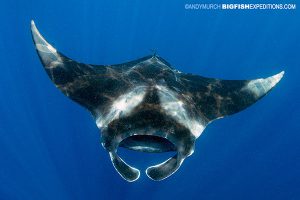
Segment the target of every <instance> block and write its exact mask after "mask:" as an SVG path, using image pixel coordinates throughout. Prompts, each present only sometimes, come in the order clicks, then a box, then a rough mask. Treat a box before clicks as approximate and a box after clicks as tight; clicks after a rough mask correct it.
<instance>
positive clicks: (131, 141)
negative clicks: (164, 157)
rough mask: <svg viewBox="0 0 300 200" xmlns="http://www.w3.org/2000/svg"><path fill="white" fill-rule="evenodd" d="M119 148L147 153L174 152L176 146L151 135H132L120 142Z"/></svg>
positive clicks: (164, 139)
mask: <svg viewBox="0 0 300 200" xmlns="http://www.w3.org/2000/svg"><path fill="white" fill-rule="evenodd" d="M119 147H123V148H127V149H130V150H134V151H142V152H147V153H162V152H169V151H176V146H175V145H174V144H173V143H172V142H170V141H169V140H168V139H166V138H163V137H159V136H153V135H133V136H130V137H127V138H126V139H124V140H123V141H122V142H120V144H119Z"/></svg>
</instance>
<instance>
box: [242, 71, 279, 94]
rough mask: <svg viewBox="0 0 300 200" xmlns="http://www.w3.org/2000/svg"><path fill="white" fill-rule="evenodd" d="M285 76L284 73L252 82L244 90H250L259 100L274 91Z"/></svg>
mask: <svg viewBox="0 0 300 200" xmlns="http://www.w3.org/2000/svg"><path fill="white" fill-rule="evenodd" d="M283 74H284V71H282V72H280V73H279V74H276V75H274V76H271V77H269V78H265V79H262V78H260V79H256V80H252V81H250V82H249V83H248V84H247V85H246V86H245V87H244V88H243V89H242V90H250V91H251V92H253V93H254V94H255V96H256V97H257V98H259V97H261V96H263V95H264V94H266V93H267V92H268V91H269V90H270V89H272V88H273V87H274V86H275V85H276V84H277V83H278V82H279V81H280V80H281V78H282V76H283Z"/></svg>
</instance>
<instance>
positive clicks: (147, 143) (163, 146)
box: [109, 135, 185, 182]
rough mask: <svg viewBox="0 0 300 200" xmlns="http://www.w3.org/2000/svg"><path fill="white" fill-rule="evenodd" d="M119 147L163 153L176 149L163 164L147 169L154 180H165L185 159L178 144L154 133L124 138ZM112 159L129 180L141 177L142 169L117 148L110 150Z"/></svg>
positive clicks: (123, 175) (122, 174) (121, 173)
mask: <svg viewBox="0 0 300 200" xmlns="http://www.w3.org/2000/svg"><path fill="white" fill-rule="evenodd" d="M118 146H119V147H123V148H127V149H131V150H135V151H142V152H153V153H154V152H155V153H162V152H168V151H176V154H175V155H174V156H173V157H171V158H169V159H167V160H166V161H164V162H162V163H161V164H158V165H154V166H150V167H148V168H147V169H146V174H147V176H148V177H149V178H151V179H152V180H156V181H159V180H163V179H165V178H167V177H169V176H170V175H172V174H173V173H174V172H175V171H177V169H178V168H179V167H180V165H181V163H182V162H183V160H184V159H185V156H183V155H182V153H181V152H179V151H177V147H176V145H174V144H173V143H172V142H171V141H170V140H168V139H166V138H164V137H161V136H153V135H132V136H129V137H127V138H125V139H124V140H122V141H121V142H120V143H119V145H118ZM109 155H110V158H111V161H112V163H113V165H114V167H115V169H116V170H117V172H118V173H119V174H120V175H121V176H122V177H123V178H124V179H125V180H127V181H129V182H132V181H136V180H137V179H138V178H139V177H140V171H139V170H138V169H136V168H134V167H132V166H130V165H128V164H127V163H126V162H125V161H123V160H122V159H121V158H120V157H119V156H118V154H117V149H115V150H113V151H109Z"/></svg>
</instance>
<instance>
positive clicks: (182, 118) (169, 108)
mask: <svg viewBox="0 0 300 200" xmlns="http://www.w3.org/2000/svg"><path fill="white" fill-rule="evenodd" d="M156 88H157V89H158V95H159V100H160V103H161V106H162V108H163V109H164V110H165V111H166V112H167V114H169V115H170V116H171V117H172V118H173V119H175V120H176V121H177V122H179V123H180V124H182V125H184V126H185V127H186V128H188V129H189V130H190V131H191V133H192V134H193V135H194V136H195V137H196V138H198V137H199V136H200V135H201V133H202V132H203V130H204V129H205V124H204V123H202V120H201V119H194V118H191V117H190V116H189V115H188V113H187V111H186V109H185V108H184V103H183V102H182V101H180V100H179V99H178V98H177V94H176V93H174V92H173V91H171V90H169V89H167V88H166V87H164V86H161V85H157V86H156Z"/></svg>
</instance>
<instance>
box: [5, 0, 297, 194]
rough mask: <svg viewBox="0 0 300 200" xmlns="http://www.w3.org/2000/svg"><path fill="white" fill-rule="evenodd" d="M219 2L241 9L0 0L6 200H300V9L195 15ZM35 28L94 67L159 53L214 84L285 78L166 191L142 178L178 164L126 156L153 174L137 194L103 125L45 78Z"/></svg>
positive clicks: (210, 132) (212, 128) (137, 185)
mask: <svg viewBox="0 0 300 200" xmlns="http://www.w3.org/2000/svg"><path fill="white" fill-rule="evenodd" d="M213 2H215V3H233V2H237V1H233V2H228V0H226V1H224V2H222V1H218V2H216V1H209V2H199V1H188V0H185V1H166V0H164V1H161V0H151V1H148V0H147V1H141V0H140V1H138V0H131V1H121V0H120V1H116V0H105V1H104V0H101V1H96V0H84V1H79V0H75V1H74V0H73V1H71V0H64V1H62V0H61V1H58V0H52V1H49V0H47V1H45V0H39V1H37V0H28V1H22V0H16V1H8V0H6V1H1V7H0V11H1V12H0V17H1V27H0V64H1V65H0V69H1V72H0V200H19V199H20V200H27V199H29V200H50V199H57V200H60V199H66V200H69V199H72V200H77V199H78V200H79V199H89V200H94V199H130V200H133V199H143V200H146V199H287V200H289V199H295V200H297V199H300V126H299V124H300V122H299V120H300V117H299V116H300V114H299V111H300V109H299V103H300V98H299V97H300V95H299V92H300V91H299V89H300V86H299V84H300V81H299V76H300V73H299V72H300V70H299V67H300V48H299V47H300V37H299V35H300V14H299V9H296V10H187V9H185V4H186V3H213ZM247 2H249V1H244V2H242V3H247ZM276 2H277V1H276ZM285 2H286V1H278V3H285ZM240 3H241V2H240ZM288 3H297V1H294V2H288ZM297 6H300V3H299V4H297ZM31 19H34V20H35V23H36V25H37V27H38V29H39V30H40V31H41V33H42V34H43V35H44V36H45V38H46V39H47V40H48V41H49V42H50V43H51V44H52V45H53V46H54V47H56V48H57V49H58V50H59V51H60V52H63V53H64V54H65V55H67V56H68V57H70V58H73V59H75V60H77V61H80V62H84V63H92V64H116V63H122V62H127V61H130V60H133V59H137V58H140V57H143V56H146V55H149V54H152V53H153V50H154V51H156V52H157V54H158V55H160V56H161V57H163V58H164V59H166V60H167V61H168V62H170V63H171V65H172V66H173V67H175V68H177V69H178V70H180V71H183V72H186V73H188V72H189V73H193V74H199V75H202V76H206V77H214V78H221V79H255V78H262V77H268V76H271V75H274V74H276V73H279V72H280V71H282V70H285V76H284V78H283V79H282V80H281V82H280V83H279V84H278V85H277V87H275V89H273V90H272V91H271V92H270V94H268V95H267V96H266V97H265V98H263V99H262V100H260V101H258V102H257V103H256V104H254V105H253V106H251V107H250V108H248V109H246V110H244V111H243V112H240V113H238V114H235V115H233V116H230V117H227V118H224V119H222V120H217V121H215V122H213V123H212V124H210V125H209V126H208V127H207V128H206V129H205V131H204V133H203V134H202V135H201V137H200V138H198V140H197V142H196V148H195V152H194V154H193V155H192V156H191V157H189V158H188V159H186V161H185V162H184V163H183V165H182V166H181V168H180V169H179V170H178V171H177V172H176V173H175V174H174V175H172V176H171V177H169V178H167V179H165V180H164V181H161V182H155V181H151V180H150V179H148V177H147V176H146V175H145V173H143V170H145V169H146V167H147V166H149V165H150V164H152V165H153V164H155V163H158V162H161V161H163V160H165V158H166V157H168V156H169V155H168V154H163V155H158V154H145V153H137V152H132V151H129V150H128V151H125V150H124V151H122V152H121V153H122V154H123V157H124V158H125V160H126V161H127V162H128V163H130V164H132V165H133V166H136V167H137V168H140V169H143V170H142V171H141V172H142V173H141V177H140V179H139V180H138V181H136V182H134V183H128V182H126V181H124V180H123V179H122V178H121V177H120V176H119V174H118V173H117V172H116V171H115V169H114V168H113V166H112V164H111V161H110V159H109V156H108V154H107V152H106V151H105V150H104V149H103V148H102V146H101V144H100V133H99V131H98V128H97V127H96V124H95V122H94V120H93V119H92V116H91V115H90V114H89V113H88V112H87V111H86V110H85V109H84V108H82V107H80V106H79V105H78V104H75V103H73V102H72V101H71V100H70V99H68V98H66V97H65V96H64V95H63V94H62V93H61V92H60V91H59V90H57V89H56V88H55V86H54V85H53V83H52V82H51V81H50V79H49V78H48V76H47V74H46V73H45V71H44V69H43V67H42V65H41V63H40V61H39V59H38V56H37V54H36V51H35V48H34V45H33V42H32V38H31V34H30V20H31Z"/></svg>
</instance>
